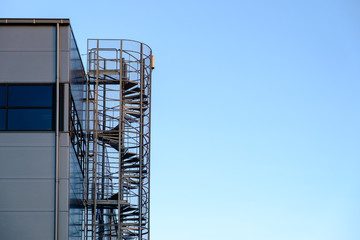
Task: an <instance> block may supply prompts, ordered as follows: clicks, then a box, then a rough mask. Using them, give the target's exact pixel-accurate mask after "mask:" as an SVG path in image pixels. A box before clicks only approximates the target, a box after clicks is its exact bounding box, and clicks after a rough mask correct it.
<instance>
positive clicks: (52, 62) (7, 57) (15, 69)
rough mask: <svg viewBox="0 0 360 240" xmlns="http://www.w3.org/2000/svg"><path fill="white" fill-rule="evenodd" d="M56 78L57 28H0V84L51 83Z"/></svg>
mask: <svg viewBox="0 0 360 240" xmlns="http://www.w3.org/2000/svg"><path fill="white" fill-rule="evenodd" d="M55 77H56V28H55V27H54V26H33V27H32V26H26V27H25V26H1V27H0V82H12V83H23V82H32V83H35V82H36V83H44V82H47V83H48V82H54V81H55Z"/></svg>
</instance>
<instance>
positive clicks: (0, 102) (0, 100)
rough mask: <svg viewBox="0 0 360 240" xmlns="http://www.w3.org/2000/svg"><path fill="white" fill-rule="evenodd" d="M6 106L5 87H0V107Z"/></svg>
mask: <svg viewBox="0 0 360 240" xmlns="http://www.w3.org/2000/svg"><path fill="white" fill-rule="evenodd" d="M5 105H6V86H0V107H1V106H2V107H3V106H5Z"/></svg>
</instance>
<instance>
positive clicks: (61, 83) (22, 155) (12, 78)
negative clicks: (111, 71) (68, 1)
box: [0, 19, 86, 239]
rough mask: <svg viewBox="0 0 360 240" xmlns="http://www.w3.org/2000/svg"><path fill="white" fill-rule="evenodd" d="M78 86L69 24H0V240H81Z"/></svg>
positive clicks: (80, 79)
mask: <svg viewBox="0 0 360 240" xmlns="http://www.w3.org/2000/svg"><path fill="white" fill-rule="evenodd" d="M85 84H86V77H85V71H84V67H83V65H82V61H81V58H80V54H79V51H78V49H77V45H76V42H75V38H74V35H73V32H72V30H71V27H70V24H69V20H68V19H8V20H7V19H1V20H0V192H1V197H0V239H82V238H83V235H84V231H83V228H84V220H83V219H84V203H83V199H84V196H83V194H84V191H83V188H84V168H83V166H84V158H79V157H78V156H81V154H79V152H81V151H84V150H85V145H84V139H81V136H77V135H81V134H80V133H81V130H79V129H81V128H82V125H81V124H83V125H84V121H85V104H84V103H85V101H84V97H85V93H86V91H85V90H86V86H85ZM76 128H77V129H76ZM73 129H76V131H72V130H73ZM83 155H84V154H83Z"/></svg>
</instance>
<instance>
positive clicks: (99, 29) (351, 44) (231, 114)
mask: <svg viewBox="0 0 360 240" xmlns="http://www.w3.org/2000/svg"><path fill="white" fill-rule="evenodd" d="M0 17H3V18H4V17H9V18H10V17H18V18H20V17H24V18H58V17H59V18H60V17H61V18H70V19H71V24H72V27H73V30H74V33H75V37H76V39H77V42H78V45H79V48H80V51H81V53H82V54H85V53H86V39H87V38H127V39H135V40H139V41H142V42H145V43H147V44H149V45H150V46H151V47H152V49H153V53H154V54H155V55H156V69H155V71H154V72H153V88H152V93H153V96H152V97H153V101H152V104H153V105H152V110H153V112H152V173H151V184H152V185H151V196H152V197H151V207H152V208H151V213H152V214H151V227H152V228H151V237H152V239H153V240H169V239H171V240H220V239H221V240H224V239H235V240H359V239H360V174H359V172H360V161H359V158H360V94H359V93H360V2H359V1H356V0H322V1H321V0H301V1H300V0H291V1H290V0H288V1H285V0H274V1H267V0H246V1H244V0H237V1H235V0H234V1H230V0H223V1H209V0H208V1H203V0H201V1H188V0H183V1H164V0H153V1H145V0H142V1H140V0H139V1H137V0H133V1H122V0H116V1H114V0H103V1H93V0H88V1H77V0H73V1H67V0H65V1H61V2H60V1H40V0H33V1H27V0H20V1H19V0H4V1H2V3H1V7H0ZM84 57H85V56H84Z"/></svg>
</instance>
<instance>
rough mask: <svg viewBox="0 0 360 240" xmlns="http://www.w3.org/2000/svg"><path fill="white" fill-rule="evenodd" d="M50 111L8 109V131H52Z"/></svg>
mask: <svg viewBox="0 0 360 240" xmlns="http://www.w3.org/2000/svg"><path fill="white" fill-rule="evenodd" d="M52 122H53V121H52V109H23V108H21V109H9V110H8V129H9V130H52V129H53V126H52Z"/></svg>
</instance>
